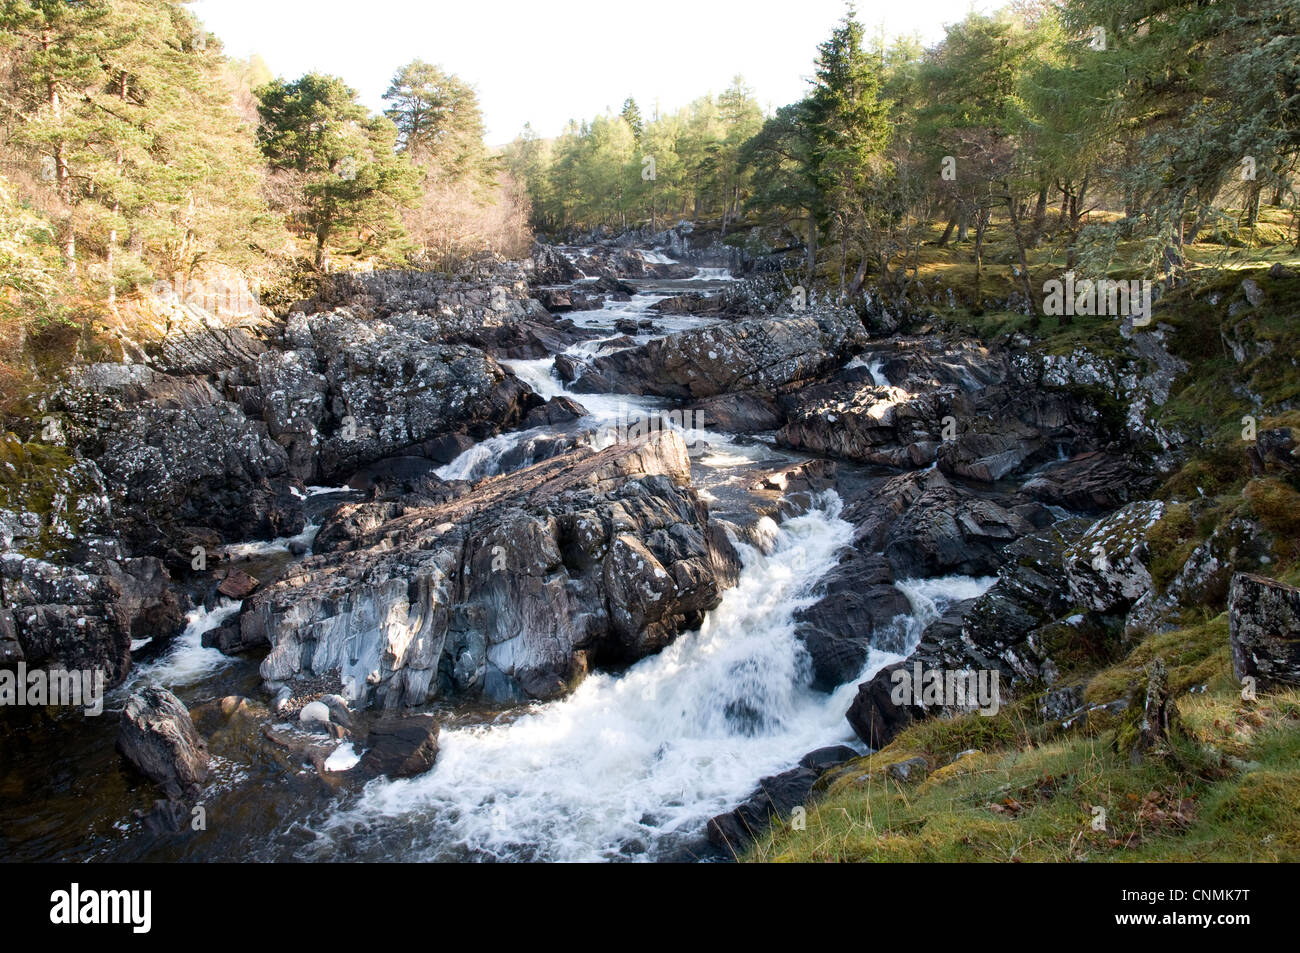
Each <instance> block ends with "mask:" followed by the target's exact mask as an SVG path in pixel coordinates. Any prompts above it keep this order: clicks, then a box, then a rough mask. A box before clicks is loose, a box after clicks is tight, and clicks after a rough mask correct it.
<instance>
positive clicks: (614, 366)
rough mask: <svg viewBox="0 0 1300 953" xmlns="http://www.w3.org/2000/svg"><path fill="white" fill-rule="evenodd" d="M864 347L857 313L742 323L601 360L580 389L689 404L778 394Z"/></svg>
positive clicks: (580, 379)
mask: <svg viewBox="0 0 1300 953" xmlns="http://www.w3.org/2000/svg"><path fill="white" fill-rule="evenodd" d="M865 343H866V330H865V329H864V328H863V327H862V323H861V322H860V321H859V320H858V318H857V316H856V315H855V314H853V313H852V312H850V311H840V310H826V311H823V312H820V313H814V312H807V313H806V314H801V315H799V316H792V317H786V318H767V319H755V320H749V321H737V322H734V323H731V324H725V325H713V326H710V327H707V328H700V329H697V330H692V331H683V332H681V333H680V334H674V335H672V336H670V337H667V338H660V339H657V340H653V341H649V342H647V343H645V344H642V345H640V346H638V347H633V348H628V349H627V350H623V351H618V352H616V353H614V354H609V355H605V356H602V357H597V358H596V359H595V360H593V361H591V362H590V363H589V364H588V365H586V366H585V367H584V368H583V369H582V370H581V373H580V375H579V376H578V379H577V381H576V382H575V384H574V389H575V390H579V391H583V392H587V393H632V394H648V395H653V396H659V397H671V398H678V399H682V400H699V399H701V398H706V397H711V396H714V395H716V394H722V393H727V392H735V391H747V390H755V391H762V392H767V393H771V392H773V391H776V390H779V389H781V388H784V387H787V386H790V385H795V384H800V383H804V382H807V381H810V380H814V379H816V378H817V377H819V376H822V375H824V374H826V373H828V372H829V371H831V370H833V369H834V368H836V367H838V366H840V365H841V364H843V363H844V362H845V361H846V360H848V358H849V357H850V356H852V354H854V353H855V352H856V351H858V350H860V349H861V348H862V347H863V346H864V344H865Z"/></svg>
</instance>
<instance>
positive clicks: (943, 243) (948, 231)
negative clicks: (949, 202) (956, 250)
mask: <svg viewBox="0 0 1300 953" xmlns="http://www.w3.org/2000/svg"><path fill="white" fill-rule="evenodd" d="M956 227H957V216H956V215H953V216H952V217H950V218H949V219H948V227H947V228H945V229H944V230H943V237H942V238H940V239H939V247H940V248H946V247H947V245H948V239H949V238H951V237H952V230H953V229H954V228H956Z"/></svg>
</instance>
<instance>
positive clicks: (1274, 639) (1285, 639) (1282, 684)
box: [1228, 573, 1300, 690]
mask: <svg viewBox="0 0 1300 953" xmlns="http://www.w3.org/2000/svg"><path fill="white" fill-rule="evenodd" d="M1228 632H1229V637H1230V639H1231V644H1232V671H1233V674H1234V675H1235V676H1236V677H1237V678H1238V679H1241V678H1245V677H1247V676H1249V677H1252V678H1254V679H1255V682H1256V686H1257V687H1258V688H1261V689H1264V690H1270V689H1281V688H1291V687H1295V686H1297V685H1300V589H1297V588H1296V587H1295V586H1288V585H1284V584H1283V583H1280V582H1277V581H1276V580H1273V579H1268V578H1265V577H1264V576H1255V575H1251V574H1249V573H1237V575H1235V576H1233V577H1232V586H1231V589H1230V590H1229V595H1228Z"/></svg>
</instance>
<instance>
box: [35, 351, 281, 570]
mask: <svg viewBox="0 0 1300 953" xmlns="http://www.w3.org/2000/svg"><path fill="white" fill-rule="evenodd" d="M56 400H57V403H58V405H59V407H60V409H61V410H63V411H64V413H65V414H66V415H67V419H68V420H69V440H70V443H71V445H72V446H73V448H74V449H75V451H76V452H78V453H79V454H81V455H83V456H86V457H89V458H91V459H93V460H95V461H96V463H97V464H98V466H99V469H100V470H101V471H102V472H103V474H104V480H105V484H106V486H107V489H108V494H109V498H110V500H111V501H112V507H113V513H114V516H115V518H116V524H117V525H116V527H115V528H116V529H117V530H118V532H119V533H120V534H121V535H122V536H123V537H125V538H126V540H127V541H128V542H129V543H130V544H131V545H133V546H135V547H136V548H137V550H138V551H144V552H150V553H153V554H156V555H161V554H162V553H163V552H164V551H165V550H166V549H168V548H171V547H176V548H178V549H180V548H181V547H182V546H183V545H184V544H183V543H182V542H181V540H183V539H184V538H185V536H186V534H185V531H184V527H187V526H206V527H215V528H217V529H218V530H220V531H221V532H223V533H226V534H228V535H229V536H230V537H231V538H233V539H246V538H248V537H251V536H261V537H263V538H274V537H276V536H289V535H292V534H294V533H296V532H298V531H299V530H301V529H302V527H303V517H302V512H301V507H300V506H299V503H298V501H297V498H296V497H294V496H293V495H292V494H291V493H290V492H289V490H288V486H287V482H285V481H287V480H288V479H289V478H290V477H291V473H290V467H289V457H288V455H287V454H286V452H285V450H284V448H283V447H282V446H281V445H280V444H278V443H277V442H276V441H275V440H274V439H273V437H272V435H271V434H270V433H269V432H268V430H267V427H266V425H265V424H264V423H263V422H262V421H260V420H257V419H252V418H250V417H249V416H248V414H246V413H245V412H244V409H243V408H241V407H240V406H238V405H237V404H235V403H232V402H231V401H228V400H226V399H225V398H224V397H223V395H222V394H221V393H220V392H219V391H218V390H217V389H216V388H215V387H214V386H213V385H212V384H211V383H209V382H208V381H207V380H205V379H203V378H197V377H174V376H171V375H168V374H161V373H159V372H157V371H154V370H151V369H150V368H148V367H144V366H141V365H130V364H96V365H92V366H90V367H88V368H85V369H84V370H82V371H80V372H78V373H77V374H75V375H73V377H72V379H71V380H70V381H69V383H68V384H67V385H66V386H65V387H64V388H63V389H62V390H61V391H60V393H59V394H58V395H57V398H56ZM184 548H185V549H186V550H188V547H184ZM184 562H185V563H187V564H188V562H189V556H188V555H186V556H185V559H184Z"/></svg>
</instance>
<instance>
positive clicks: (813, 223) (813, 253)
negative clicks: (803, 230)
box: [808, 211, 817, 288]
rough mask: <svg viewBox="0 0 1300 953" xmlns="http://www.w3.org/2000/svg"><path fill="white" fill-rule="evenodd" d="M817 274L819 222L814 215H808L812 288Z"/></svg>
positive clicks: (809, 262) (809, 275) (809, 276)
mask: <svg viewBox="0 0 1300 953" xmlns="http://www.w3.org/2000/svg"><path fill="white" fill-rule="evenodd" d="M816 274H817V220H816V218H814V217H813V213H812V212H811V211H810V212H809V213H808V284H809V287H810V288H811V286H812V280H813V277H814V276H815V275H816Z"/></svg>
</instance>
